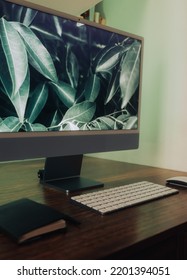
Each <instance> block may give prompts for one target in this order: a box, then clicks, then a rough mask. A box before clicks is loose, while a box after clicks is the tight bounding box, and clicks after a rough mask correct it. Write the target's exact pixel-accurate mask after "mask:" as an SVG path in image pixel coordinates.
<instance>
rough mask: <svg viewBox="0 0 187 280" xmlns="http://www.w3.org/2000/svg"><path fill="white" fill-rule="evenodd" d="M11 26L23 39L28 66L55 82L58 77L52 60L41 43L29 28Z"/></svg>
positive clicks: (16, 25) (20, 25) (19, 25)
mask: <svg viewBox="0 0 187 280" xmlns="http://www.w3.org/2000/svg"><path fill="white" fill-rule="evenodd" d="M12 25H13V27H14V28H15V29H16V30H17V31H18V32H19V33H20V35H21V36H22V38H23V41H24V43H25V46H26V49H27V52H28V57H29V62H30V64H31V65H32V66H33V67H34V68H35V69H36V70H37V71H38V72H40V73H41V74H42V75H43V76H44V77H46V78H48V79H49V80H51V81H53V82H57V81H58V77H57V73H56V69H55V66H54V64H53V60H52V58H51V55H50V53H49V52H48V50H47V49H46V48H45V47H44V45H43V44H42V42H41V41H40V40H39V39H38V37H37V36H36V35H35V34H34V32H33V31H32V30H31V29H30V28H29V27H27V26H25V25H23V24H21V23H18V22H12Z"/></svg>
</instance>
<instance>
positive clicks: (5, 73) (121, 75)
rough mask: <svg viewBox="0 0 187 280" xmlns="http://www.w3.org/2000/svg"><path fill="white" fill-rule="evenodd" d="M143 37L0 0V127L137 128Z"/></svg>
mask: <svg viewBox="0 0 187 280" xmlns="http://www.w3.org/2000/svg"><path fill="white" fill-rule="evenodd" d="M140 52H141V43H140V42H139V41H138V40H135V39H132V38H130V37H125V36H123V35H120V34H117V33H112V32H109V31H106V30H103V29H101V28H96V27H91V26H89V25H86V24H82V23H81V22H76V21H72V20H70V19H66V18H60V17H57V16H54V15H50V14H46V13H43V12H39V11H37V10H32V9H30V8H25V7H22V6H19V5H16V4H12V3H8V2H6V1H1V0H0V132H18V131H64V130H113V129H134V128H136V127H137V114H138V90H139V74H140V73H139V71H140Z"/></svg>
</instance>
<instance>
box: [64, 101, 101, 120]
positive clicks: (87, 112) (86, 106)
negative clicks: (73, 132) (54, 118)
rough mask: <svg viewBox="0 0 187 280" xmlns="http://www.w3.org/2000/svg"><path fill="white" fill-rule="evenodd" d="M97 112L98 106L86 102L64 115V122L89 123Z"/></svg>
mask: <svg viewBox="0 0 187 280" xmlns="http://www.w3.org/2000/svg"><path fill="white" fill-rule="evenodd" d="M95 110H96V105H95V103H93V102H89V101H84V102H82V103H78V104H76V105H74V106H73V107H71V108H70V109H69V110H67V112H66V113H65V115H64V118H63V120H62V122H63V123H64V122H69V121H73V120H76V121H78V122H83V123H86V122H89V121H91V120H92V118H93V116H94V114H95Z"/></svg>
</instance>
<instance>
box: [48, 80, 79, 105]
mask: <svg viewBox="0 0 187 280" xmlns="http://www.w3.org/2000/svg"><path fill="white" fill-rule="evenodd" d="M50 85H51V87H52V88H53V90H54V92H55V93H56V94H57V95H58V97H59V99H60V100H61V101H62V103H63V104H64V105H65V106H66V107H68V108H70V107H71V106H72V105H73V104H74V102H75V96H76V90H75V89H74V88H73V87H72V86H71V85H69V84H67V83H65V82H62V81H59V82H58V83H50Z"/></svg>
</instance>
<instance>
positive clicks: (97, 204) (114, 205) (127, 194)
mask: <svg viewBox="0 0 187 280" xmlns="http://www.w3.org/2000/svg"><path fill="white" fill-rule="evenodd" d="M178 192H179V191H178V190H177V189H173V188H169V187H166V186H162V185H158V184H154V183H151V182H147V181H143V182H137V183H133V184H129V185H124V186H118V187H114V188H109V189H104V190H99V191H95V192H91V193H87V194H81V195H77V196H73V197H71V199H72V200H73V201H74V202H76V203H79V204H80V205H84V206H87V207H89V208H91V209H93V210H96V211H99V212H100V213H101V214H103V215H104V214H107V213H110V212H114V211H117V210H119V209H123V208H127V207H130V206H134V205H137V204H141V203H144V202H147V201H150V200H154V199H157V198H161V197H166V196H169V195H172V194H176V193H178Z"/></svg>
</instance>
